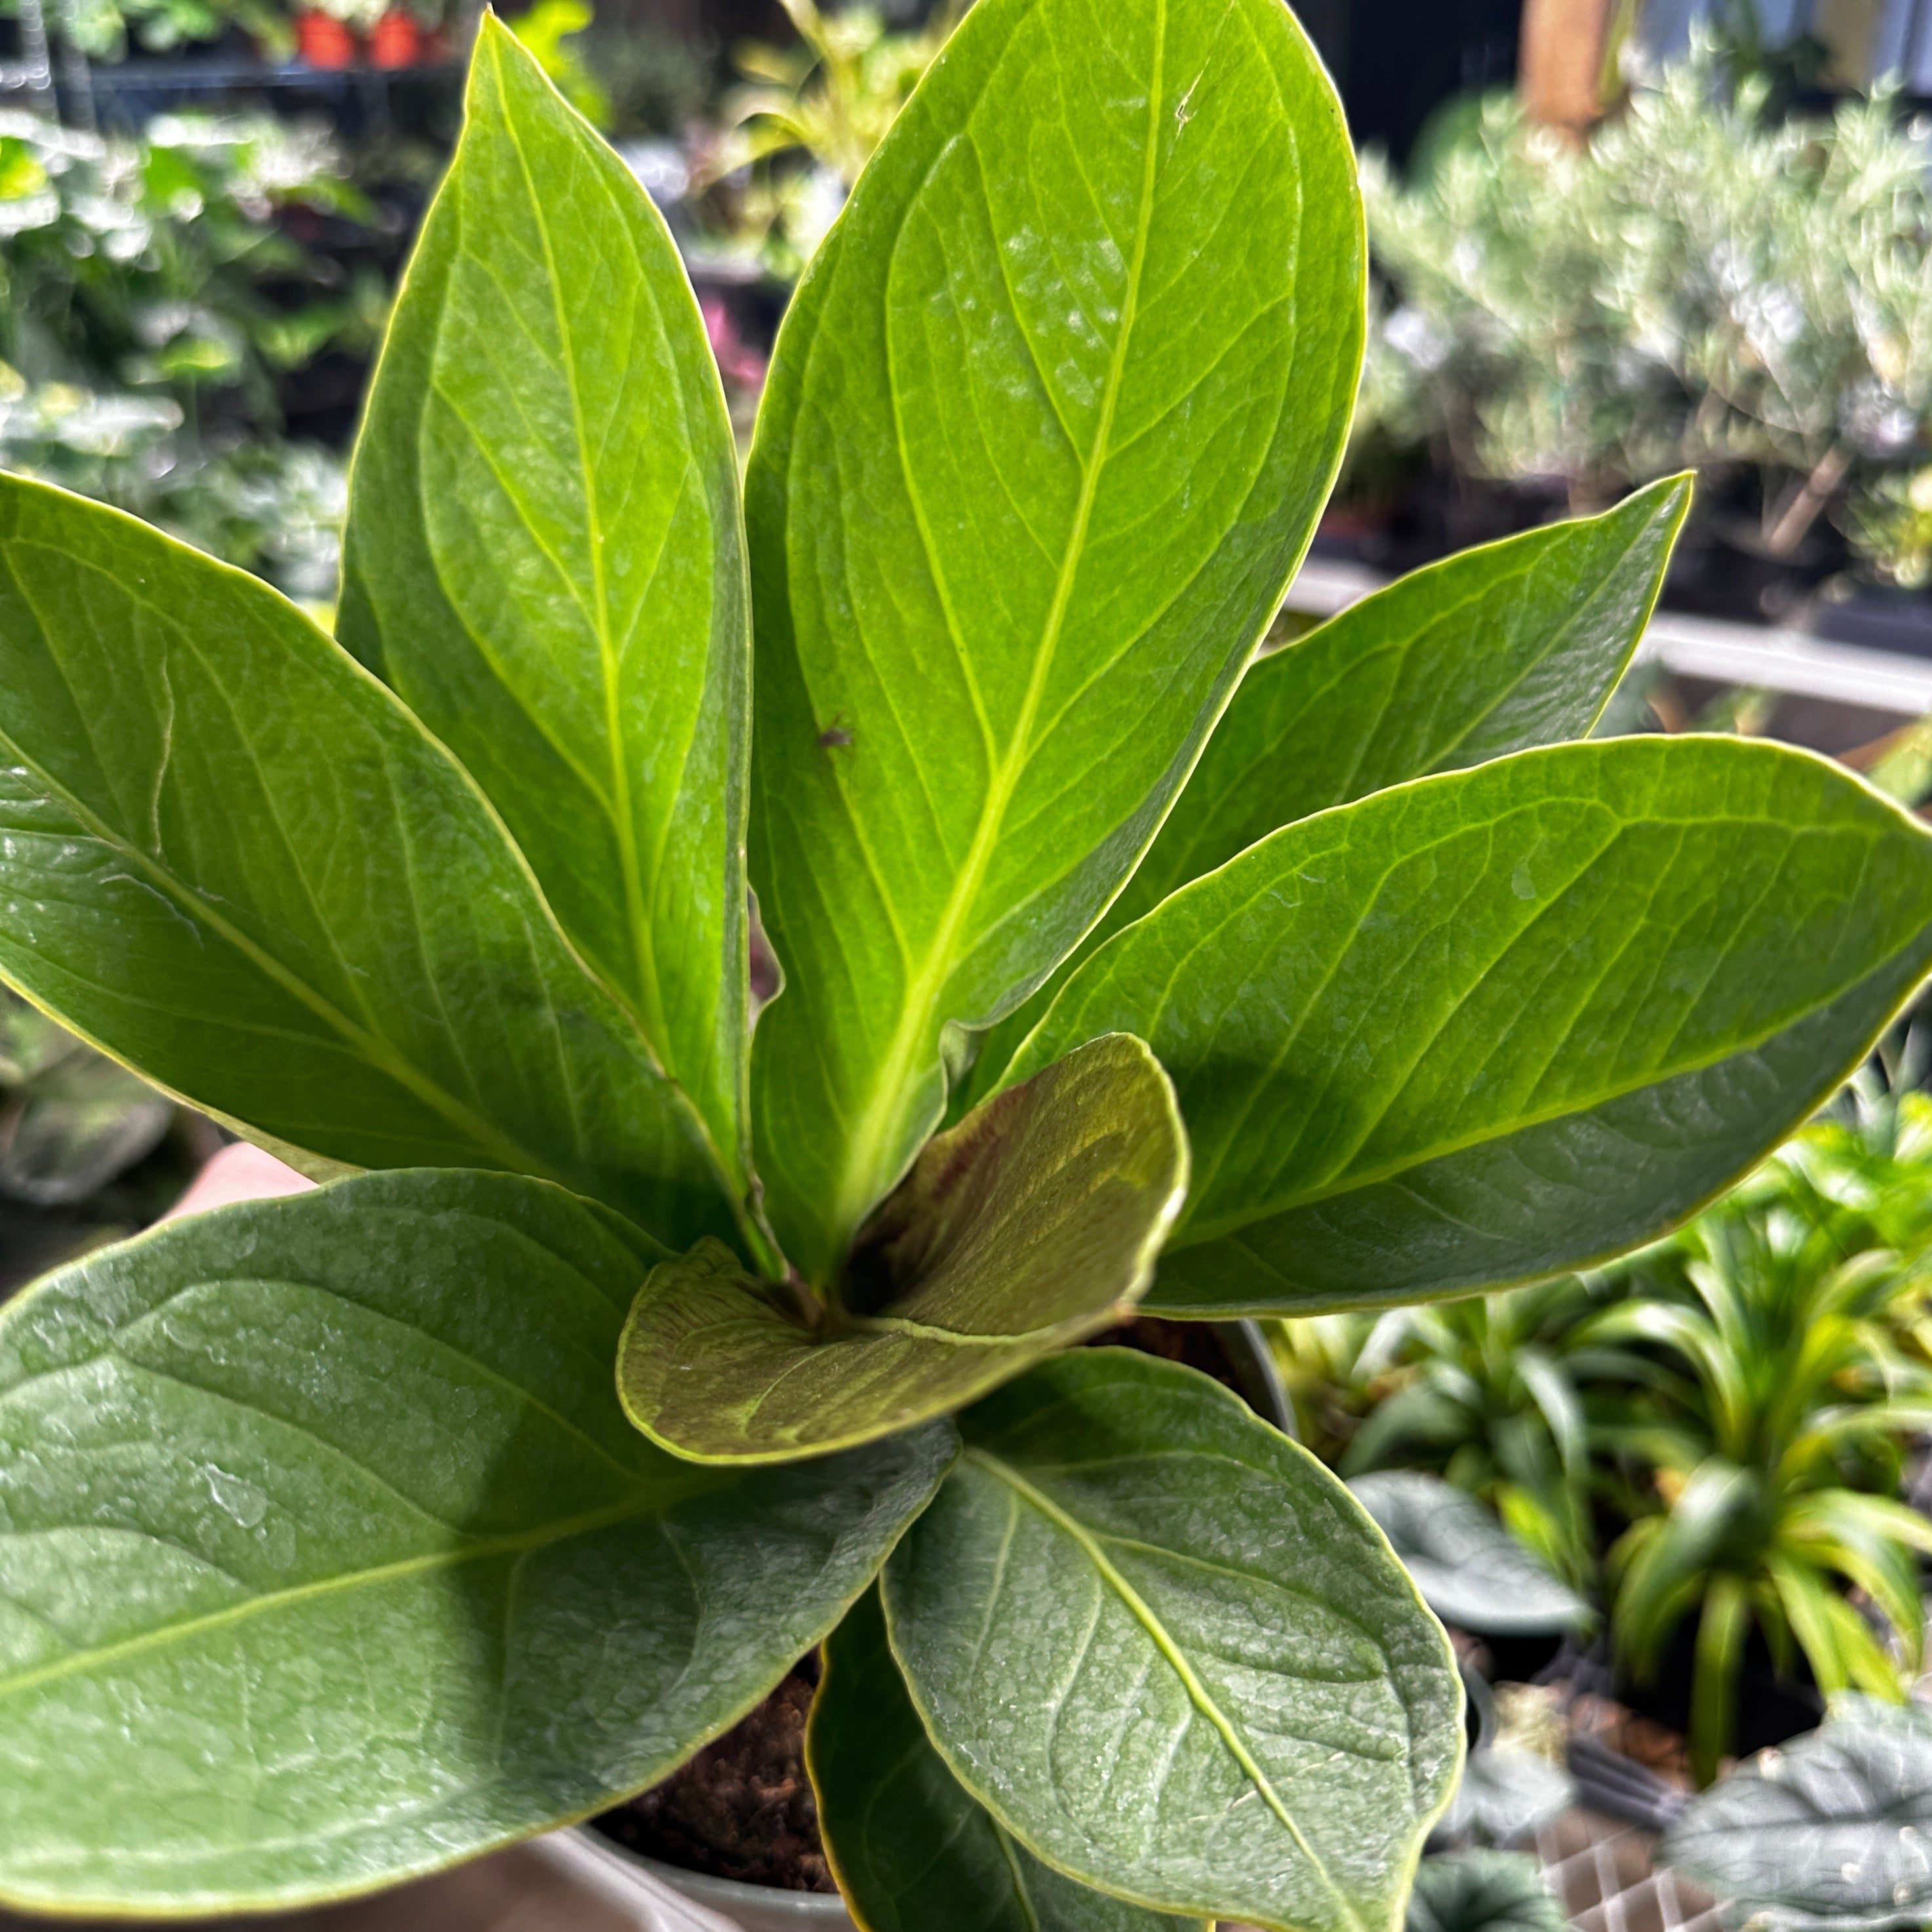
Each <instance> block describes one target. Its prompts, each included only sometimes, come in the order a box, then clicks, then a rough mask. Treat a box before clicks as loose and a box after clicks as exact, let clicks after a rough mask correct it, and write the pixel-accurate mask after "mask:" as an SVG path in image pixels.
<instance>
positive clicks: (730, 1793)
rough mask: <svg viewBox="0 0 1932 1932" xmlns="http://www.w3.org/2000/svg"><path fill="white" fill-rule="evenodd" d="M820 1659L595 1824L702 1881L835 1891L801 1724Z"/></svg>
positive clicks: (636, 1849)
mask: <svg viewBox="0 0 1932 1932" xmlns="http://www.w3.org/2000/svg"><path fill="white" fill-rule="evenodd" d="M817 1682H818V1660H817V1658H816V1657H812V1658H808V1660H807V1661H805V1663H803V1664H800V1665H799V1667H797V1668H796V1670H793V1672H792V1673H791V1675H790V1676H789V1677H787V1679H785V1680H784V1682H783V1683H782V1684H781V1685H779V1686H778V1688H777V1689H776V1690H775V1691H773V1692H772V1694H771V1695H770V1696H769V1697H767V1698H766V1700H765V1701H764V1702H763V1703H762V1704H760V1706H758V1708H757V1709H756V1710H755V1711H754V1712H752V1713H751V1715H750V1716H749V1717H748V1718H745V1720H744V1721H743V1722H742V1724H739V1725H737V1726H736V1727H735V1728H734V1729H733V1730H729V1731H727V1732H726V1733H725V1734H724V1736H722V1737H721V1738H720V1739H718V1740H717V1742H715V1743H714V1744H709V1745H706V1746H705V1748H703V1750H702V1751H700V1752H699V1753H698V1754H697V1756H696V1757H694V1758H693V1759H692V1760H691V1762H690V1763H688V1764H687V1765H686V1766H684V1768H683V1769H682V1770H681V1771H676V1772H673V1773H672V1774H671V1775H670V1777H669V1778H666V1779H665V1780H664V1782H663V1784H660V1785H658V1787H656V1788H655V1790H650V1791H647V1792H646V1793H644V1795H643V1796H642V1797H641V1798H634V1799H631V1802H630V1803H629V1804H628V1805H622V1806H620V1807H619V1808H618V1809H617V1810H616V1811H607V1812H605V1813H604V1815H603V1817H601V1818H599V1819H598V1820H597V1829H598V1830H599V1831H600V1832H602V1833H603V1834H604V1836H605V1837H606V1838H614V1839H616V1841H617V1842H618V1843H619V1844H620V1845H626V1846H628V1847H629V1848H630V1849H631V1850H632V1851H634V1852H642V1853H643V1855H644V1856H645V1857H646V1858H657V1859H660V1860H661V1861H662V1862H663V1863H664V1864H667V1865H676V1866H677V1867H679V1869H680V1870H684V1871H691V1872H702V1873H704V1874H705V1876H706V1877H709V1878H729V1879H737V1880H738V1881H739V1882H740V1883H741V1884H745V1885H775V1886H777V1887H778V1888H780V1889H781V1890H782V1891H837V1890H838V1887H837V1886H836V1885H834V1884H833V1883H832V1874H831V1873H830V1872H829V1870H827V1869H826V1863H825V1852H824V1850H823V1847H822V1846H820V1843H819V1839H818V1807H817V1804H816V1803H815V1802H814V1800H813V1798H812V1795H811V1782H810V1781H809V1780H808V1778H806V1776H805V1714H806V1713H807V1712H808V1711H809V1710H810V1709H811V1697H812V1691H813V1688H814V1686H815V1685H816V1684H817Z"/></svg>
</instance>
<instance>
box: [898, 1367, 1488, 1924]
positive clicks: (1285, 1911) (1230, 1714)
mask: <svg viewBox="0 0 1932 1932" xmlns="http://www.w3.org/2000/svg"><path fill="white" fill-rule="evenodd" d="M962 1427H963V1428H964V1430H965V1436H966V1443H967V1447H966V1451H965V1455H964V1456H963V1457H962V1459H961V1461H960V1463H959V1466H958V1467H957V1468H956V1469H955V1470H954V1472H953V1474H952V1475H951V1476H950V1477H949V1478H947V1481H946V1483H945V1484H944V1487H942V1488H941V1491H940V1493H939V1496H938V1500H937V1501H936V1502H935V1503H934V1504H933V1505H932V1508H931V1509H929V1511H927V1512H926V1514H925V1515H924V1516H923V1517H921V1518H920V1519H919V1521H918V1522H917V1523H915V1524H914V1525H913V1527H912V1529H910V1531H909V1532H907V1535H906V1538H905V1540H904V1542H902V1543H901V1544H900V1545H899V1547H898V1550H896V1551H895V1553H894V1554H893V1556H892V1561H891V1562H890V1563H889V1565H887V1567H886V1579H885V1604H886V1617H887V1619H888V1622H889V1627H890V1630H891V1634H892V1649H893V1652H894V1653H895V1655H896V1656H897V1657H898V1661H899V1662H900V1664H901V1666H902V1667H903V1668H904V1672H905V1676H906V1679H907V1683H908V1685H909V1686H910V1689H911V1692H912V1696H913V1701H914V1703H916V1705H917V1706H919V1711H920V1713H921V1715H922V1716H923V1718H925V1720H926V1727H927V1729H928V1730H929V1733H931V1735H932V1739H933V1741H934V1742H935V1744H937V1745H938V1748H939V1749H940V1751H941V1754H943V1755H944V1757H945V1759H946V1761H947V1764H948V1765H949V1766H950V1768H951V1769H952V1771H953V1775H955V1777H956V1778H958V1779H959V1781H960V1783H962V1784H964V1785H965V1787H966V1788H967V1790H968V1791H970V1792H971V1793H973V1794H974V1796H976V1797H977V1799H979V1800H980V1802H981V1803H982V1804H983V1805H985V1807H986V1808H987V1810H989V1811H990V1812H992V1814H993V1816H994V1817H995V1818H997V1819H998V1820H999V1822H1000V1823H1001V1825H1003V1826H1004V1827H1005V1828H1006V1829H1007V1830H1008V1831H1009V1832H1011V1833H1012V1834H1013V1836H1014V1837H1015V1838H1017V1839H1018V1840H1019V1841H1021V1842H1022V1843H1024V1844H1025V1845H1026V1846H1028V1848H1029V1849H1031V1850H1032V1851H1033V1852H1034V1853H1036V1854H1037V1855H1039V1856H1040V1857H1043V1858H1046V1859H1047V1860H1049V1861H1051V1862H1052V1864H1055V1865H1056V1866H1058V1867H1060V1868H1061V1869H1062V1870H1066V1871H1068V1872H1070V1873H1074V1874H1076V1876H1080V1877H1082V1878H1084V1879H1086V1880H1087V1881H1088V1882H1091V1883H1092V1884H1094V1885H1098V1886H1100V1887H1103V1888H1105V1889H1106V1890H1107V1891H1111V1892H1113V1893H1115V1894H1118V1895H1120V1896H1121V1897H1127V1898H1131V1899H1133V1900H1136V1901H1137V1902H1139V1903H1142V1904H1145V1905H1147V1906H1151V1907H1153V1908H1154V1909H1160V1910H1165V1911H1169V1912H1184V1913H1187V1914H1189V1915H1194V1914H1199V1915H1219V1916H1220V1917H1223V1918H1241V1919H1245V1920H1251V1921H1253V1922H1254V1923H1255V1924H1258V1925H1262V1926H1266V1927H1276V1928H1280V1932H1379V1928H1386V1927H1394V1926H1397V1925H1398V1924H1400V1921H1401V1918H1402V1911H1403V1902H1404V1900H1405V1899H1406V1897H1407V1895H1408V1892H1409V1878H1410V1875H1411V1874H1412V1873H1413V1872H1414V1870H1415V1861H1416V1858H1417V1856H1418V1853H1419V1852H1420V1851H1421V1847H1422V1842H1423V1840H1424V1838H1425V1837H1426V1836H1427V1832H1428V1830H1429V1828H1430V1825H1431V1824H1432V1823H1433V1821H1434V1820H1435V1819H1436V1817H1437V1815H1438V1814H1439V1813H1440V1812H1441V1811H1442V1808H1443V1807H1444V1805H1445V1804H1446V1803H1447V1802H1448V1799H1449V1796H1450V1793H1451V1790H1452V1789H1453V1787H1454V1784H1455V1781H1456V1774H1457V1767H1458V1765H1459V1763H1460V1759H1461V1755H1462V1744H1463V1730H1462V1709H1463V1689H1462V1685H1461V1684H1460V1682H1459V1680H1458V1679H1457V1675H1456V1670H1455V1666H1454V1661H1453V1660H1452V1658H1451V1655H1450V1651H1449V1646H1448V1642H1447V1640H1445V1637H1444V1636H1443V1634H1442V1627H1441V1625H1439V1624H1438V1623H1437V1622H1436V1620H1435V1619H1434V1618H1433V1617H1432V1616H1430V1614H1429V1613H1428V1612H1427V1610H1425V1609H1424V1607H1423V1605H1422V1601H1421V1598H1419V1597H1418V1596H1417V1595H1416V1594H1415V1586H1414V1584H1413V1583H1411V1582H1410V1581H1409V1577H1408V1576H1407V1575H1406V1574H1405V1573H1404V1571H1403V1569H1402V1567H1401V1565H1400V1564H1398V1563H1397V1562H1396V1561H1395V1559H1394V1557H1393V1556H1391V1554H1390V1552H1389V1547H1388V1544H1386V1543H1385V1542H1384V1541H1383V1540H1382V1534H1381V1532H1379V1530H1378V1529H1376V1526H1375V1525H1374V1524H1373V1523H1372V1522H1370V1520H1369V1517H1368V1516H1367V1514H1366V1513H1365V1512H1364V1511H1363V1509H1362V1508H1361V1505H1359V1504H1358V1503H1357V1502H1355V1499H1354V1498H1353V1497H1352V1496H1350V1495H1349V1492H1348V1491H1347V1490H1346V1489H1345V1488H1344V1487H1343V1486H1342V1484H1340V1482H1339V1481H1337V1479H1336V1478H1334V1476H1333V1475H1331V1474H1330V1473H1329V1472H1328V1471H1327V1470H1326V1469H1323V1468H1322V1465H1321V1464H1320V1463H1318V1462H1317V1461H1316V1460H1315V1458H1314V1457H1312V1456H1310V1454H1308V1453H1307V1451H1305V1450H1304V1449H1302V1448H1299V1447H1298V1445H1295V1444H1294V1443H1292V1442H1289V1440H1288V1439H1286V1437H1285V1436H1281V1435H1280V1434H1278V1433H1277V1432H1276V1431H1274V1430H1272V1429H1271V1428H1269V1427H1268V1426H1267V1424H1265V1423H1262V1422H1259V1421H1256V1419H1255V1418H1254V1417H1253V1415H1251V1414H1250V1412H1249V1411H1248V1410H1247V1409H1246V1408H1245V1407H1244V1406H1243V1405H1242V1403H1241V1402H1240V1400H1238V1398H1237V1397H1235V1396H1233V1395H1232V1394H1229V1393H1228V1391H1226V1390H1224V1389H1223V1388H1220V1387H1219V1386H1218V1385H1217V1384H1215V1383H1214V1382H1211V1381H1209V1380H1208V1378H1207V1377H1206V1376H1202V1375H1198V1374H1196V1373H1195V1372H1194V1371H1193V1370H1191V1369H1184V1368H1180V1367H1176V1366H1175V1365H1174V1364H1172V1363H1168V1362H1162V1361H1156V1360H1154V1358H1151V1357H1149V1356H1146V1355H1136V1354H1133V1353H1132V1352H1129V1351H1127V1350H1124V1349H1082V1350H1077V1351H1076V1352H1073V1353H1072V1354H1070V1355H1061V1356H1058V1357H1056V1358H1055V1359H1054V1360H1052V1361H1049V1362H1046V1363H1044V1364H1042V1365H1041V1366H1040V1367H1038V1368H1036V1369H1034V1370H1031V1372H1030V1373H1028V1374H1027V1375H1026V1376H1023V1377H1022V1378H1021V1379H1020V1380H1019V1381H1018V1382H1011V1383H1009V1384H1008V1385H1007V1387H1006V1388H1004V1389H1002V1390H1001V1391H1000V1392H999V1393H998V1394H997V1395H995V1396H993V1397H990V1398H989V1400H987V1401H986V1402H984V1403H981V1404H980V1405H979V1406H978V1407H977V1408H976V1409H972V1410H971V1411H969V1412H968V1414H967V1415H966V1416H965V1418H963V1422H962Z"/></svg>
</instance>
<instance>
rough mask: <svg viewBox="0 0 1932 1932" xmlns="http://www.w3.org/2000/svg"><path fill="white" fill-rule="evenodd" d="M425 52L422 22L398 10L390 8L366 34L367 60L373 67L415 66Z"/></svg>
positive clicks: (427, 39)
mask: <svg viewBox="0 0 1932 1932" xmlns="http://www.w3.org/2000/svg"><path fill="white" fill-rule="evenodd" d="M428 50H429V37H428V34H425V32H424V31H423V29H422V23H421V22H420V21H419V20H417V18H416V16H415V15H414V14H413V13H407V12H405V11H404V10H403V9H402V8H401V7H391V8H390V9H389V11H388V12H387V13H385V14H384V15H383V17H382V18H381V19H380V20H378V21H377V23H376V25H375V26H374V28H373V29H372V30H371V33H370V35H369V58H370V61H371V64H372V65H374V66H377V67H380V68H398V67H419V66H421V65H422V63H423V62H424V61H425V59H426V58H428Z"/></svg>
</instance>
